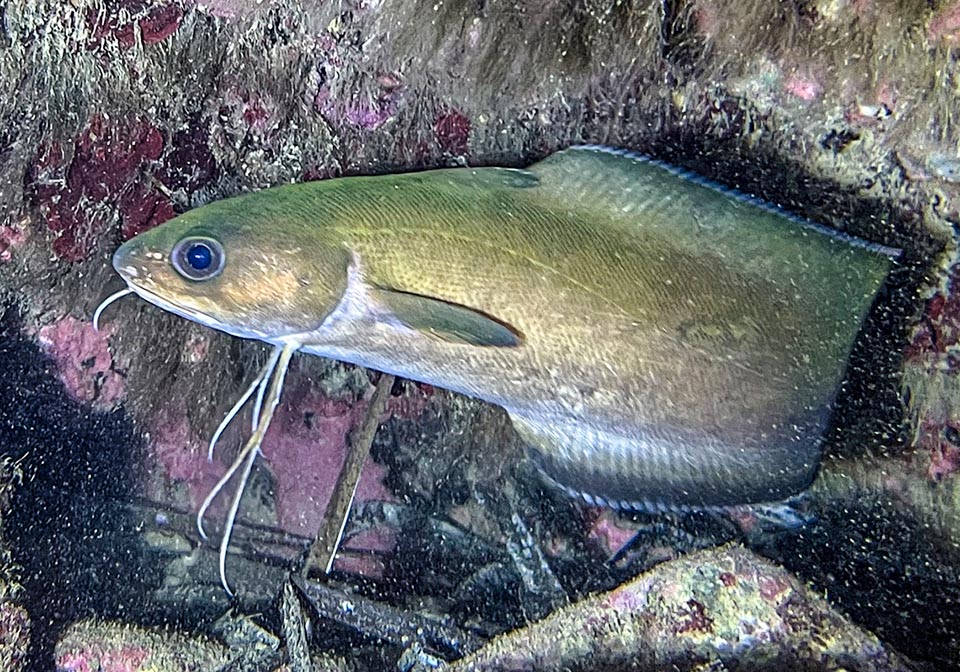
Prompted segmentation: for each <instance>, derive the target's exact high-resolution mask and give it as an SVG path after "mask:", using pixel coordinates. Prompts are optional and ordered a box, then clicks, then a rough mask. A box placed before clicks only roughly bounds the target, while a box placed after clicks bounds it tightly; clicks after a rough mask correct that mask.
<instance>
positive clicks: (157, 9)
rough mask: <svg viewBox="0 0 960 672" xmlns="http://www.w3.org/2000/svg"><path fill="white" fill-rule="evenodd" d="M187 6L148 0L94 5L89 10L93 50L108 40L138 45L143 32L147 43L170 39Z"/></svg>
mask: <svg viewBox="0 0 960 672" xmlns="http://www.w3.org/2000/svg"><path fill="white" fill-rule="evenodd" d="M182 20H183V9H182V8H181V7H180V6H179V5H177V4H174V3H171V4H165V5H156V6H152V3H150V2H147V0H121V1H120V2H115V3H108V4H107V5H106V9H105V10H103V11H101V10H95V9H93V8H91V9H90V10H89V12H88V13H87V27H88V29H89V31H90V40H89V42H88V43H87V47H88V48H89V49H95V48H97V47H98V46H100V45H102V44H104V43H105V42H107V41H108V40H113V41H115V42H116V43H117V44H118V45H119V46H120V47H121V48H124V49H129V48H130V47H132V46H133V45H134V44H136V40H137V33H138V32H139V34H140V37H141V39H142V40H143V43H144V44H157V43H158V42H162V41H163V40H165V39H167V38H168V37H170V36H171V35H173V34H174V33H175V32H177V29H178V28H179V27H180V22H181V21H182Z"/></svg>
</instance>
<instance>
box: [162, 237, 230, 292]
mask: <svg viewBox="0 0 960 672" xmlns="http://www.w3.org/2000/svg"><path fill="white" fill-rule="evenodd" d="M170 260H171V261H172V262H173V267H174V268H175V269H177V273H179V274H180V275H182V276H183V277H185V278H186V279H187V280H197V281H200V280H210V279H211V278H214V277H216V276H217V275H219V274H220V271H222V270H223V264H224V262H225V261H226V256H225V255H224V253H223V246H222V245H220V243H218V242H217V241H215V240H213V239H212V238H202V237H197V236H192V237H190V238H184V239H183V240H181V241H180V242H179V243H177V244H176V246H175V247H174V248H173V252H172V253H171V255H170Z"/></svg>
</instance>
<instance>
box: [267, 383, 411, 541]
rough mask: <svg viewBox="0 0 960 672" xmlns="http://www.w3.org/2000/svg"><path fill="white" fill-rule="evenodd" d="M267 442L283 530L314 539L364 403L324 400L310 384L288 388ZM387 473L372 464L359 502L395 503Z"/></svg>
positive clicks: (362, 483) (362, 482)
mask: <svg viewBox="0 0 960 672" xmlns="http://www.w3.org/2000/svg"><path fill="white" fill-rule="evenodd" d="M285 396H286V398H287V399H289V400H290V401H286V402H282V403H281V405H280V407H279V408H278V409H277V414H276V416H275V417H274V420H273V424H272V425H271V427H270V430H269V431H268V432H267V436H266V437H265V439H264V448H263V451H264V455H265V456H266V460H267V463H268V464H269V466H270V470H271V471H272V472H273V475H274V478H275V484H276V496H277V517H278V519H279V520H278V522H279V523H280V525H281V527H283V528H284V529H286V530H289V531H291V532H297V533H301V534H316V532H317V530H318V529H319V528H320V524H321V522H322V518H323V513H324V509H325V508H326V505H327V501H328V499H329V497H330V493H331V491H332V490H333V486H334V484H335V483H336V481H337V477H338V475H339V474H340V466H341V465H342V464H343V459H344V456H345V455H346V450H347V441H348V436H349V434H350V432H351V430H353V428H354V427H356V426H357V425H359V423H360V422H361V421H362V420H363V417H364V415H365V413H366V409H367V403H366V402H365V401H361V402H357V403H348V402H346V401H341V400H336V399H331V398H329V397H325V396H323V395H322V394H320V393H319V392H317V391H315V390H312V389H310V386H309V383H306V382H304V383H300V384H298V385H296V386H295V387H291V388H288V390H287V394H286V395H285ZM384 475H385V474H384V470H383V468H382V467H381V466H380V465H378V464H376V463H374V462H372V461H370V460H368V461H367V464H366V466H365V467H364V470H363V476H362V477H361V479H360V484H359V486H358V487H357V495H356V500H357V501H358V502H360V501H364V500H369V499H386V500H389V499H392V496H391V494H390V492H389V491H388V490H387V489H386V487H385V486H384V485H383V477H384Z"/></svg>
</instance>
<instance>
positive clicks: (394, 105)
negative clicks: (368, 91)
mask: <svg viewBox="0 0 960 672" xmlns="http://www.w3.org/2000/svg"><path fill="white" fill-rule="evenodd" d="M331 67H332V66H331ZM377 84H378V85H379V90H378V91H377V92H376V93H375V94H372V95H369V96H366V97H365V96H364V95H363V94H359V95H353V96H352V97H351V98H350V99H348V100H343V99H338V98H335V97H334V96H333V95H332V94H331V92H330V87H329V85H328V84H326V83H323V84H321V85H320V88H319V90H318V91H317V93H316V95H315V96H314V99H313V106H314V109H315V110H316V111H317V112H319V113H320V114H321V115H323V118H324V119H326V120H327V121H328V122H330V123H331V124H339V123H341V122H346V124H348V125H350V126H354V127H356V128H360V129H362V130H365V131H374V130H376V129H378V128H380V127H381V126H383V125H384V124H385V123H387V122H388V121H390V120H391V119H393V117H394V116H395V115H396V114H397V111H398V110H399V109H400V101H401V100H402V98H403V92H404V87H403V84H402V82H401V81H400V80H399V79H398V78H396V77H393V76H387V75H385V76H381V77H380V78H378V80H377Z"/></svg>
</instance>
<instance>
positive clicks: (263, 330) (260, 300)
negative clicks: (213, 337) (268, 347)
mask: <svg viewBox="0 0 960 672" xmlns="http://www.w3.org/2000/svg"><path fill="white" fill-rule="evenodd" d="M270 191H273V190H270ZM270 196H273V195H272V194H268V193H267V192H260V193H255V194H249V195H247V196H243V197H238V198H233V199H228V200H225V201H219V202H217V203H212V204H209V205H206V206H202V207H200V208H197V209H194V210H191V211H189V212H187V213H184V214H183V215H180V216H178V217H176V218H174V219H172V220H170V221H169V222H166V223H164V224H161V225H160V226H158V227H156V228H154V229H151V230H149V231H146V232H144V233H141V234H139V235H138V236H136V237H134V238H132V239H130V240H129V241H127V242H126V243H124V244H123V245H122V246H121V247H120V248H119V249H118V250H117V251H116V253H115V254H114V256H113V266H114V268H115V269H116V271H117V273H118V274H120V276H121V277H122V278H123V279H124V281H126V283H127V285H128V287H129V288H130V289H131V290H133V291H134V292H135V293H136V294H138V295H139V296H140V297H141V298H143V299H145V300H146V301H149V302H150V303H152V304H154V305H157V306H159V307H160V308H163V309H165V310H168V311H170V312H172V313H175V314H177V315H180V316H181V317H185V318H187V319H189V320H193V321H195V322H199V323H201V324H204V325H206V326H209V327H213V328H215V329H219V330H221V331H225V332H227V333H230V334H233V335H235V336H240V337H242V338H255V339H258V340H264V341H271V342H279V341H282V340H290V339H295V337H296V335H297V334H303V333H307V332H310V331H312V330H314V329H315V328H316V327H317V326H318V325H320V324H321V323H322V322H323V321H324V319H325V318H326V317H327V315H329V314H330V313H331V312H332V311H333V310H334V308H336V306H337V304H338V303H339V302H340V299H341V298H342V296H343V294H344V292H345V291H346V286H347V268H348V265H349V261H350V255H349V253H348V251H347V249H346V248H345V247H344V246H343V245H342V244H338V243H336V242H335V241H329V240H328V241H324V240H323V237H322V236H320V235H317V231H316V229H311V227H309V226H305V225H303V223H302V222H298V221H295V220H291V217H293V216H295V213H293V214H291V213H290V212H289V211H288V210H287V209H284V208H276V207H275V201H274V200H270V199H269V197H270Z"/></svg>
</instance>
